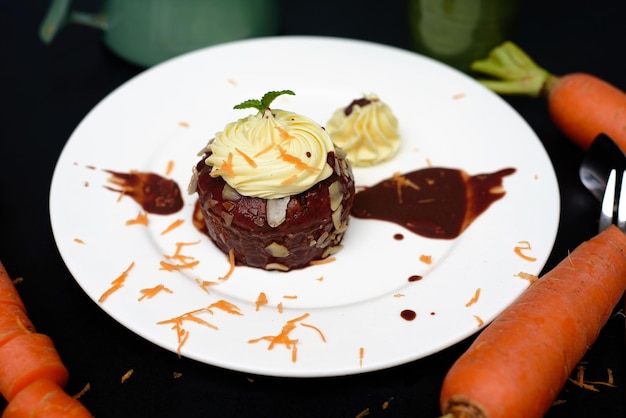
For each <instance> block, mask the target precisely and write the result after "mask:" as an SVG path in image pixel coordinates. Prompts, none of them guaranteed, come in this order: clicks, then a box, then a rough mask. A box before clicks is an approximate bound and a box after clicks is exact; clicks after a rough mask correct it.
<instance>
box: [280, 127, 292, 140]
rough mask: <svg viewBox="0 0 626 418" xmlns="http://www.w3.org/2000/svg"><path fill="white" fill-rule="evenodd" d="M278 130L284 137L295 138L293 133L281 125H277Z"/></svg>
mask: <svg viewBox="0 0 626 418" xmlns="http://www.w3.org/2000/svg"><path fill="white" fill-rule="evenodd" d="M276 130H277V131H278V134H279V135H280V137H281V138H282V139H293V138H295V136H293V135H291V134H290V133H289V132H287V131H286V130H284V129H283V128H281V127H280V126H277V127H276Z"/></svg>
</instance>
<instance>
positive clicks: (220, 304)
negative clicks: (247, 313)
mask: <svg viewBox="0 0 626 418" xmlns="http://www.w3.org/2000/svg"><path fill="white" fill-rule="evenodd" d="M211 308H217V309H221V310H223V311H224V312H227V313H229V314H233V315H243V314H242V313H241V310H240V309H239V307H238V306H237V305H235V304H234V303H231V302H228V301H226V300H224V299H220V300H218V301H217V302H215V303H212V304H210V305H209V306H208V308H207V309H208V310H211Z"/></svg>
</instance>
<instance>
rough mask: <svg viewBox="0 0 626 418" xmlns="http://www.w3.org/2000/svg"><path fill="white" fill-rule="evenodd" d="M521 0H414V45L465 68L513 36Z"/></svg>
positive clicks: (411, 13)
mask: <svg viewBox="0 0 626 418" xmlns="http://www.w3.org/2000/svg"><path fill="white" fill-rule="evenodd" d="M519 6H520V2H519V0H410V3H409V26H410V28H411V39H410V41H411V48H412V49H413V50H414V51H416V52H418V53H421V54H423V55H427V56H429V57H432V58H435V59H436V60H439V61H442V62H444V63H446V64H448V65H450V66H452V67H455V68H457V69H459V70H461V71H464V72H469V70H470V68H469V66H470V64H471V62H472V61H474V60H476V59H482V58H485V57H486V56H487V55H488V54H489V51H491V49H492V48H494V47H495V46H496V45H498V44H500V43H501V42H503V41H505V40H507V39H509V38H510V37H511V35H512V33H513V28H514V24H515V20H516V17H517V15H518V11H519Z"/></svg>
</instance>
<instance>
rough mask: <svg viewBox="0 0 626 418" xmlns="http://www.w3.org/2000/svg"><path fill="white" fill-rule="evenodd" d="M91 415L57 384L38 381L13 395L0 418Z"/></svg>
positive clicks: (47, 417)
mask: <svg viewBox="0 0 626 418" xmlns="http://www.w3.org/2000/svg"><path fill="white" fill-rule="evenodd" d="M92 416H93V415H92V414H91V413H90V412H89V411H88V410H87V408H85V406H84V405H83V404H82V403H81V402H80V401H79V400H77V399H74V398H73V397H71V396H70V395H68V394H67V393H65V391H63V388H61V387H60V386H59V385H58V384H57V383H55V382H53V381H51V380H48V379H38V380H35V381H34V382H33V383H31V384H29V385H27V386H26V387H24V389H22V390H21V391H19V392H18V393H17V395H15V397H14V398H13V399H12V400H11V402H9V404H8V405H7V407H6V409H5V410H4V412H3V413H2V418H35V417H36V418H88V417H92Z"/></svg>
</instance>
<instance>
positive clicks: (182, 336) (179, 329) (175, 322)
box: [157, 307, 218, 357]
mask: <svg viewBox="0 0 626 418" xmlns="http://www.w3.org/2000/svg"><path fill="white" fill-rule="evenodd" d="M203 312H208V313H210V314H213V311H211V309H210V308H209V307H206V308H200V309H195V310H193V311H189V312H185V313H184V314H182V315H179V316H176V317H174V318H170V319H166V320H163V321H159V322H157V325H164V324H172V329H173V330H174V331H176V338H177V340H178V347H177V349H176V352H177V354H178V357H181V352H182V348H183V346H184V345H185V343H186V342H187V339H188V338H189V331H188V330H187V329H185V328H184V326H183V325H184V322H185V321H190V322H195V323H197V324H200V325H204V326H207V327H209V328H212V329H215V330H217V329H218V328H217V327H216V326H215V325H213V324H211V323H210V322H207V321H205V320H204V319H202V318H198V317H197V316H196V315H198V314H201V313H203Z"/></svg>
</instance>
